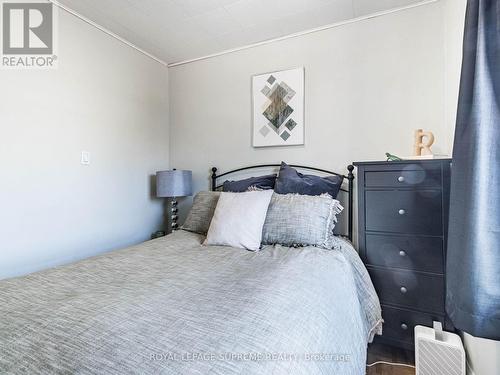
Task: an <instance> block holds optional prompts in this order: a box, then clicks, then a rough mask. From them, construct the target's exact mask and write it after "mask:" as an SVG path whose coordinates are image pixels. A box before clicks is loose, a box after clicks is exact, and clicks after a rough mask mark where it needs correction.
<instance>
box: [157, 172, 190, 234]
mask: <svg viewBox="0 0 500 375" xmlns="http://www.w3.org/2000/svg"><path fill="white" fill-rule="evenodd" d="M192 179H193V173H192V172H191V171H182V170H176V169H173V170H171V171H159V172H156V196H157V197H158V198H172V200H171V208H170V217H171V223H172V224H171V225H172V230H177V229H178V225H177V218H178V217H177V213H178V212H179V209H178V208H177V200H176V198H178V197H187V196H189V195H192V194H193V187H192Z"/></svg>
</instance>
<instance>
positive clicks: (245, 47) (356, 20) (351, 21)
mask: <svg viewBox="0 0 500 375" xmlns="http://www.w3.org/2000/svg"><path fill="white" fill-rule="evenodd" d="M48 1H49V2H51V3H53V4H54V5H55V6H57V7H59V8H60V9H62V10H64V11H66V12H68V13H69V14H71V15H73V16H75V17H77V18H79V19H80V20H82V21H84V22H86V23H87V24H89V25H91V26H93V27H95V28H96V29H98V30H100V31H102V32H103V33H105V34H107V35H109V36H111V37H112V38H115V39H116V40H118V41H120V42H122V43H123V44H125V45H127V46H129V47H131V48H133V49H135V50H137V51H138V52H140V53H142V54H144V55H146V56H147V57H149V58H151V59H153V60H155V61H156V62H158V63H160V64H162V65H164V66H166V67H168V68H173V67H176V66H180V65H185V64H189V63H193V62H196V61H201V60H206V59H210V58H213V57H217V56H222V55H226V54H229V53H234V52H238V51H243V50H246V49H250V48H255V47H258V46H262V45H265V44H270V43H274V42H279V41H283V40H287V39H291V38H297V37H299V36H303V35H307V34H312V33H317V32H319V31H323V30H328V29H332V28H335V27H339V26H343V25H349V24H351V23H355V22H360V21H364V20H368V19H370V18H376V17H381V16H385V15H387V14H391V13H396V12H401V11H405V10H408V9H412V8H417V7H420V6H423V5H428V4H431V3H435V2H437V1H439V0H423V1H421V2H418V3H415V4H410V5H406V6H403V7H399V8H394V9H389V10H385V11H381V12H377V13H373V14H368V15H365V16H361V17H356V18H352V19H349V20H345V21H340V22H335V23H332V24H329V25H325V26H321V27H317V28H314V29H309V30H305V31H301V32H298V33H293V34H289V35H285V36H282V37H279V38H272V39H268V40H264V41H262V42H258V43H252V44H248V45H245V46H242V47H238V48H232V49H228V50H224V51H221V52H217V53H213V54H209V55H205V56H201V57H197V58H194V59H188V60H183V61H179V62H175V63H171V64H169V63H167V62H165V61H163V60H162V59H160V58H159V57H156V56H155V55H153V54H151V53H149V52H146V51H145V50H143V49H142V48H140V47H138V46H136V45H135V44H133V43H131V42H129V41H128V40H126V39H125V38H122V37H120V36H119V35H117V34H115V33H113V32H112V31H111V30H109V29H107V28H105V27H103V26H101V25H99V24H98V23H96V22H94V21H92V20H90V19H88V18H87V17H85V16H83V15H82V14H80V13H78V12H76V11H74V10H73V9H71V8H69V7H67V6H66V5H63V4H61V3H59V2H58V1H57V0H48Z"/></svg>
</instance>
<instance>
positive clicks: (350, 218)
mask: <svg viewBox="0 0 500 375" xmlns="http://www.w3.org/2000/svg"><path fill="white" fill-rule="evenodd" d="M280 165H281V164H260V165H252V166H250V167H243V168H238V169H233V170H231V171H227V172H224V173H222V174H219V175H218V174H217V168H215V167H213V168H212V176H211V179H212V184H211V186H212V191H215V190H217V189H220V188H221V187H222V184H220V185H218V184H217V179H219V178H221V177H224V176H227V175H230V174H232V173H236V172H241V171H246V170H249V169H257V168H272V167H279V166H280ZM290 166H291V167H294V168H300V169H308V170H311V171H316V172H321V173H326V174H333V175H336V176H340V177H343V178H345V179H346V180H347V189H345V188H341V189H340V190H341V191H343V192H346V193H347V205H348V207H347V215H348V217H347V237H348V238H349V240H351V241H352V223H353V206H352V205H353V203H352V202H353V196H354V195H353V194H354V193H353V188H354V174H353V173H352V171H353V170H354V166H353V165H350V164H349V165H348V166H347V170H348V173H347V176H346V175H344V174H342V173H336V172H332V171H327V170H325V169H320V168H314V167H307V166H304V165H293V164H290Z"/></svg>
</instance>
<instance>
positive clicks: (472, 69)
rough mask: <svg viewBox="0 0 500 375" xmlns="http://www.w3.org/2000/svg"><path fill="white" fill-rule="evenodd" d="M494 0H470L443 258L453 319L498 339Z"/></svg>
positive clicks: (497, 28)
mask: <svg viewBox="0 0 500 375" xmlns="http://www.w3.org/2000/svg"><path fill="white" fill-rule="evenodd" d="M499 192H500V0H469V1H468V3H467V15H466V20H465V35H464V51H463V62H462V77H461V82H460V96H459V103H458V113H457V123H456V129H455V142H454V148H453V166H452V176H451V203H450V222H449V237H448V259H447V297H446V310H447V312H448V315H449V316H450V318H451V320H452V322H453V323H454V325H455V327H456V328H458V329H460V330H462V331H465V332H468V333H470V334H471V335H473V336H478V337H484V338H489V339H493V340H500V197H499V195H500V193H499Z"/></svg>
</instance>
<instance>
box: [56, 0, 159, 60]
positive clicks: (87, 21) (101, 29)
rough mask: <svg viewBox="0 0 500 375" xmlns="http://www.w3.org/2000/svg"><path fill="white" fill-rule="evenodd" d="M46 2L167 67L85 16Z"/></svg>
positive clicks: (57, 4)
mask: <svg viewBox="0 0 500 375" xmlns="http://www.w3.org/2000/svg"><path fill="white" fill-rule="evenodd" d="M48 1H49V2H51V3H52V4H54V5H55V6H57V7H58V8H60V9H62V10H64V11H66V12H68V13H69V14H71V15H73V16H75V17H77V18H79V19H81V20H82V21H83V22H86V23H88V24H89V25H91V26H94V27H95V28H96V29H98V30H100V31H102V32H103V33H105V34H108V35H109V36H111V37H112V38H115V39H116V40H118V41H120V42H122V43H123V44H126V45H127V46H129V47H131V48H133V49H135V50H137V51H138V52H140V53H142V54H144V55H146V56H147V57H149V58H151V59H153V60H155V61H156V62H159V63H160V64H162V65H165V66H168V63H167V62H165V61H163V60H162V59H160V58H159V57H156V56H155V55H152V54H151V53H149V52H146V51H144V50H143V49H142V48H139V47H137V46H136V45H135V44H133V43H131V42H129V41H128V40H126V39H124V38H122V37H121V36H119V35H117V34H115V33H114V32H112V31H111V30H108V29H106V28H105V27H103V26H101V25H99V24H98V23H96V22H94V21H92V20H90V19H88V18H87V17H85V16H83V15H81V14H80V13H78V12H76V11H74V10H73V9H71V8H69V7H67V6H66V5H63V4H61V3H59V2H58V1H57V0H48Z"/></svg>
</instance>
